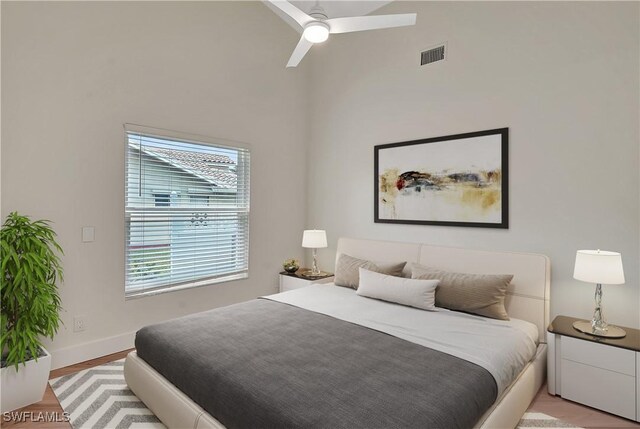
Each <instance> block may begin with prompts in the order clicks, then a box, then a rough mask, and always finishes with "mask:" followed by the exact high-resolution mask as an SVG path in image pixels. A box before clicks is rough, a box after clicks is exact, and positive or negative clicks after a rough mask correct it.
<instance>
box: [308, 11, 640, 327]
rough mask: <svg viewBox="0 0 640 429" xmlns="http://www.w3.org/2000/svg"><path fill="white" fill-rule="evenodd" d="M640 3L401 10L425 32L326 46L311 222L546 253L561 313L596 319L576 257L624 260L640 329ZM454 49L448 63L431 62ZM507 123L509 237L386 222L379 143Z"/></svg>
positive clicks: (320, 52) (618, 307)
mask: <svg viewBox="0 0 640 429" xmlns="http://www.w3.org/2000/svg"><path fill="white" fill-rule="evenodd" d="M639 7H640V5H639V4H638V3H636V2H630V3H609V2H600V3H576V2H571V3H559V2H548V3H544V2H540V3H525V2H471V3H468V2H464V3H463V2H404V3H397V2H394V3H392V4H391V5H389V6H385V7H384V8H382V9H380V10H378V11H376V12H375V13H376V14H383V13H400V12H414V11H415V12H417V13H418V23H417V25H416V26H415V27H411V28H404V29H390V30H385V31H378V32H366V33H358V34H349V35H337V36H336V37H332V38H331V39H330V40H329V41H328V42H327V43H326V44H324V45H323V46H319V47H317V49H316V48H314V50H315V52H313V57H312V66H313V67H312V69H311V72H312V82H313V89H314V91H313V93H312V98H311V116H310V125H311V140H310V142H309V146H308V148H309V150H308V163H309V169H310V172H309V179H308V193H307V195H308V218H307V225H309V226H314V227H316V228H324V229H326V230H327V231H328V236H329V242H330V243H329V245H330V249H326V250H321V251H320V252H319V255H320V257H321V262H322V266H323V267H327V266H332V263H333V260H332V258H333V257H334V251H335V245H336V240H337V238H338V237H339V236H343V235H346V236H353V237H362V238H375V239H386V240H398V241H408V242H426V243H432V244H441V245H449V246H464V247H471V248H479V249H496V250H513V251H525V252H538V253H544V254H546V255H548V256H549V257H550V258H551V262H552V285H551V288H552V296H551V299H552V300H551V306H552V313H553V315H556V314H565V315H572V316H576V317H585V318H586V317H589V318H590V317H591V314H592V311H593V290H594V287H593V285H588V284H586V283H580V282H578V281H575V280H573V279H572V273H573V262H574V256H575V251H576V250H577V249H584V248H587V249H592V248H601V249H607V250H615V251H619V252H621V253H622V255H623V261H624V265H625V274H626V278H627V282H626V285H624V286H605V288H604V305H605V307H604V309H605V316H607V317H608V318H609V321H610V322H613V323H619V324H622V325H626V326H635V327H638V326H640V320H639V317H640V315H639V313H638V307H639V293H638V282H639V267H638V265H639V240H638V237H639V233H640V231H639V223H640V214H639V208H638V206H639V198H638V195H639V188H640V178H639V176H638V168H639V141H640V129H639V128H640V126H639V115H640V108H639V91H640V85H639V79H640V78H639V76H640V66H639V50H640V46H639V39H640V37H639V34H640V33H639V31H640V27H639V21H640V20H639ZM444 41H447V42H448V48H449V58H448V60H447V61H446V62H443V63H436V64H433V65H432V66H427V67H419V66H418V64H419V52H420V51H421V50H423V49H425V48H428V47H431V46H432V45H434V44H437V43H439V42H444ZM499 127H509V133H510V148H509V151H510V156H509V158H510V159H509V167H510V177H509V186H510V196H509V197H510V228H509V229H508V230H496V229H478V228H460V227H458V228H453V227H442V226H414V225H400V226H399V225H391V224H375V223H374V222H373V146H374V145H376V144H383V143H391V142H400V141H406V140H413V139H419V138H426V137H435V136H442V135H448V134H457V133H463V132H471V131H478V130H485V129H491V128H499Z"/></svg>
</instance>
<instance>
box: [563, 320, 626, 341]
mask: <svg viewBox="0 0 640 429" xmlns="http://www.w3.org/2000/svg"><path fill="white" fill-rule="evenodd" d="M573 327H574V328H575V329H577V330H578V331H580V332H584V333H585V334H589V335H594V336H596V337H606V338H623V337H624V336H626V335H627V333H626V332H625V331H624V329H622V328H618V327H617V326H613V325H609V326H608V327H607V330H606V331H600V330H595V329H593V327H592V326H591V322H590V321H587V320H580V321H578V322H573Z"/></svg>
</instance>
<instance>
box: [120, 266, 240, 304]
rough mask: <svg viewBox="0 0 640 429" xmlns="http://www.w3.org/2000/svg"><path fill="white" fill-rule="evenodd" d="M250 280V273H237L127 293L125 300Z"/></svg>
mask: <svg viewBox="0 0 640 429" xmlns="http://www.w3.org/2000/svg"><path fill="white" fill-rule="evenodd" d="M248 278H249V273H248V272H242V273H237V274H232V275H229V276H224V277H217V278H212V279H211V278H210V279H205V280H200V281H197V282H190V283H181V284H178V285H175V286H164V287H160V288H153V289H147V290H145V289H141V290H139V291H132V292H129V293H127V292H125V297H124V298H125V300H126V301H128V300H130V299H138V298H144V297H147V296H154V295H160V294H163V293H170V292H177V291H181V290H186V289H195V288H199V287H204V286H211V285H214V284H219V283H226V282H231V281H236V280H244V279H248Z"/></svg>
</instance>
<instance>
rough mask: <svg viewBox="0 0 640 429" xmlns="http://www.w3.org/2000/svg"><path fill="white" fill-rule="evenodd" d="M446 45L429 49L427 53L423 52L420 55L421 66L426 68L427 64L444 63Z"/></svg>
mask: <svg viewBox="0 0 640 429" xmlns="http://www.w3.org/2000/svg"><path fill="white" fill-rule="evenodd" d="M446 46H447V45H446V43H445V44H443V45H439V46H436V47H435V48H431V49H427V50H426V51H422V52H421V53H420V65H421V66H424V65H427V64H431V63H435V62H436V61H442V60H444V59H445V57H444V55H445V47H446Z"/></svg>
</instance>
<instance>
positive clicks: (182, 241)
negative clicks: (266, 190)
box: [125, 129, 249, 297]
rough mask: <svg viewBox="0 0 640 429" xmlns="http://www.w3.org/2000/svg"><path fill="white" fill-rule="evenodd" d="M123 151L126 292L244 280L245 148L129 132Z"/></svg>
mask: <svg viewBox="0 0 640 429" xmlns="http://www.w3.org/2000/svg"><path fill="white" fill-rule="evenodd" d="M172 134H173V133H172ZM126 151H127V157H126V178H125V182H126V189H125V195H126V197H125V199H126V201H125V217H126V281H125V295H126V296H127V297H132V296H137V295H145V294H152V293H157V292H160V291H166V290H175V289H183V288H187V287H195V286H201V285H205V284H210V283H216V282H222V281H228V280H235V279H239V278H246V277H247V276H248V269H249V150H248V149H246V148H241V147H232V146H222V145H214V144H210V143H204V142H202V141H195V140H191V139H182V138H175V137H173V136H172V137H167V136H162V135H157V134H156V133H153V134H152V133H148V132H140V131H132V130H129V129H127V131H126Z"/></svg>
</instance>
